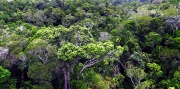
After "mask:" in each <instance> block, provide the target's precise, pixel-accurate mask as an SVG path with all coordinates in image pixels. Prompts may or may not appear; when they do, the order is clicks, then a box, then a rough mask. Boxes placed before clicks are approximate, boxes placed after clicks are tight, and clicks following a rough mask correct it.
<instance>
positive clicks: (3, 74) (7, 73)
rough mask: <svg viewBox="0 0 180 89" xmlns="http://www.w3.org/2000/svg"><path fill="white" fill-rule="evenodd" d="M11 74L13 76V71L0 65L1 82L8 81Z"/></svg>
mask: <svg viewBox="0 0 180 89" xmlns="http://www.w3.org/2000/svg"><path fill="white" fill-rule="evenodd" d="M10 76H11V72H10V71H9V70H7V69H4V68H3V67H2V66H0V84H2V83H4V82H6V81H8V79H9V78H10Z"/></svg>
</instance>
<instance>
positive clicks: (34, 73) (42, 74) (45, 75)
mask: <svg viewBox="0 0 180 89" xmlns="http://www.w3.org/2000/svg"><path fill="white" fill-rule="evenodd" d="M48 70H49V69H48V67H47V66H45V65H43V64H42V63H41V62H36V63H34V64H32V65H31V66H30V67H29V69H28V73H27V75H28V77H30V78H32V79H33V80H34V81H36V82H40V83H45V82H49V81H51V79H52V75H51V73H50V72H49V71H48Z"/></svg>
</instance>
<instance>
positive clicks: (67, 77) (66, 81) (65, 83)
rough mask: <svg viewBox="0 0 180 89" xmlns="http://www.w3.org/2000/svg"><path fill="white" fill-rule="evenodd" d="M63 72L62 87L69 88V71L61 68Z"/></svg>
mask: <svg viewBox="0 0 180 89" xmlns="http://www.w3.org/2000/svg"><path fill="white" fill-rule="evenodd" d="M63 74H64V89H69V88H68V84H69V81H68V80H69V73H68V72H67V71H66V69H65V68H63Z"/></svg>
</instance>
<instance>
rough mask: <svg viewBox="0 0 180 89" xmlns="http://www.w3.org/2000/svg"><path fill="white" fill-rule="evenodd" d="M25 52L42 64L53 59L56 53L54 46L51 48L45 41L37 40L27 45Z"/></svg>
mask: <svg viewBox="0 0 180 89" xmlns="http://www.w3.org/2000/svg"><path fill="white" fill-rule="evenodd" d="M26 51H27V52H28V53H29V54H31V55H32V56H34V57H36V58H38V59H40V60H41V62H42V63H43V64H45V63H47V62H48V61H50V58H51V57H54V56H55V55H56V53H57V51H56V46H52V45H50V44H48V43H47V42H46V41H45V40H42V39H38V38H37V39H34V40H33V41H32V42H30V43H29V44H28V45H27V47H26Z"/></svg>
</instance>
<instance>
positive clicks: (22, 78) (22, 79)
mask: <svg viewBox="0 0 180 89" xmlns="http://www.w3.org/2000/svg"><path fill="white" fill-rule="evenodd" d="M21 82H24V71H22V75H21Z"/></svg>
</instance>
